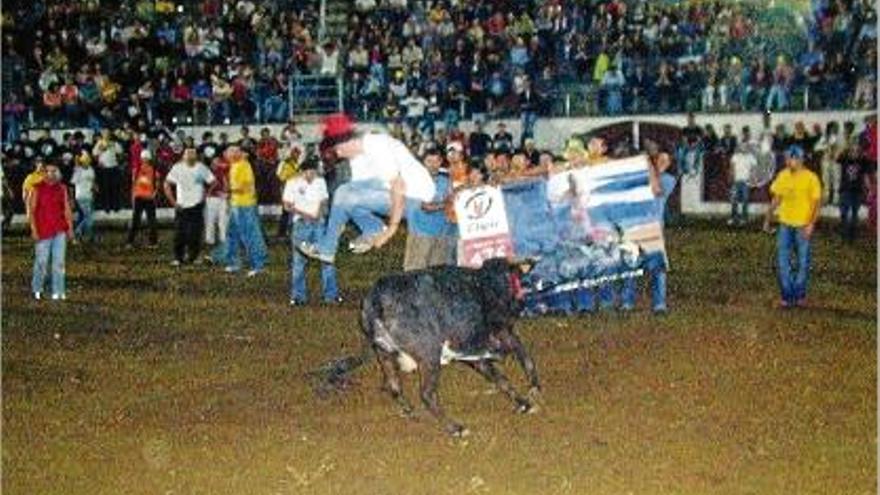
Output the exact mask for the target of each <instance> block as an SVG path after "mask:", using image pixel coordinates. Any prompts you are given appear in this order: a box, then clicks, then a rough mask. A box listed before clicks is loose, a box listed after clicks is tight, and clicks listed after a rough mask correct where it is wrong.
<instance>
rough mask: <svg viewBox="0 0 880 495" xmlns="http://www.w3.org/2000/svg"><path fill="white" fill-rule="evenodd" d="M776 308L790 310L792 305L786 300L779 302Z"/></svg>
mask: <svg viewBox="0 0 880 495" xmlns="http://www.w3.org/2000/svg"><path fill="white" fill-rule="evenodd" d="M776 307H777V308H779V309H788V308H790V307H791V304H790V303H789V302H788V301H786V300H785V299H782V300H781V301H779V302H778V303H777V304H776Z"/></svg>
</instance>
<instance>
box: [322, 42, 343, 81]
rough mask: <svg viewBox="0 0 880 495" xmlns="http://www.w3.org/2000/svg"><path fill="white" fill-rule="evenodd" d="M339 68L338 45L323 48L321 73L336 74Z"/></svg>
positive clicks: (325, 74) (323, 74)
mask: <svg viewBox="0 0 880 495" xmlns="http://www.w3.org/2000/svg"><path fill="white" fill-rule="evenodd" d="M338 68H339V50H338V49H336V47H333V48H331V49H327V48H322V49H321V75H322V76H335V75H336V72H337V71H338Z"/></svg>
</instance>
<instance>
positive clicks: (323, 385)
mask: <svg viewBox="0 0 880 495" xmlns="http://www.w3.org/2000/svg"><path fill="white" fill-rule="evenodd" d="M371 296H372V294H371ZM371 296H368V297H367V298H366V299H365V300H364V303H363V307H362V308H361V324H362V325H363V328H364V333H365V335H366V338H365V339H364V341H363V345H362V347H361V350H360V352H359V353H358V354H354V355H349V356H345V357H341V358H337V359H333V360H331V361H327V362H326V363H324V364H322V365H321V366H319V367H318V368H317V369H315V370H312V371H310V372H308V373H307V374H306V376H307V378H308V379H309V381H310V382H311V384H312V390H313V391H314V392H315V394H317V395H318V397H321V398H326V397H328V396H329V395H330V394H331V393H332V392H339V391H344V390H346V389H348V388H349V387H350V386H351V374H352V373H353V372H354V371H355V370H357V369H358V368H360V367H361V366H362V365H363V364H364V363H366V362H367V361H368V360H369V359H370V358H372V357H373V353H374V350H373V344H372V342H370V336H371V335H372V331H371V327H372V322H374V321H376V320H375V319H376V317H377V316H379V315H378V314H377V311H379V309H378V308H379V306H378V304H374V303H375V301H373V300H372V297H371Z"/></svg>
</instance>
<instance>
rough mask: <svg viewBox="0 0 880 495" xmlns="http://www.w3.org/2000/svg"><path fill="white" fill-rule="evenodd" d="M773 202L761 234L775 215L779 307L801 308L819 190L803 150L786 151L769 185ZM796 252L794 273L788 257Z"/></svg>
mask: <svg viewBox="0 0 880 495" xmlns="http://www.w3.org/2000/svg"><path fill="white" fill-rule="evenodd" d="M770 194H771V195H772V196H773V200H772V202H771V204H770V208H768V209H767V218H766V219H765V221H764V230H767V231H770V219H771V218H772V216H773V214H774V213H777V219H778V221H779V228H778V229H777V233H776V274H777V276H778V279H779V290H780V292H781V296H782V298H781V300H780V301H779V307H781V308H789V307H791V306H799V307H803V306H805V305H806V299H807V283H808V281H809V276H810V240H811V239H812V237H813V230H814V229H815V227H816V220H817V219H818V217H819V200H820V199H821V197H822V186H821V185H820V183H819V177H818V176H816V174H815V173H813V171H811V170H809V169H807V168H806V167H804V150H803V148H801V147H800V146H798V145H791V146H789V147H788V149H787V150H786V151H785V169H783V170H782V171H781V172H779V175H777V176H776V179H774V180H773V183H772V184H771V185H770ZM794 251H796V255H797V262H796V269H795V270H794V271H793V270H792V266H791V265H792V263H791V256H792V254H793V252H794Z"/></svg>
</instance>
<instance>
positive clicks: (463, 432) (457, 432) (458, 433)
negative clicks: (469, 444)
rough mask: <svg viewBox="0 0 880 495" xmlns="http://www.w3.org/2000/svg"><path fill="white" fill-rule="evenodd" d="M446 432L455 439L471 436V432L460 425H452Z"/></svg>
mask: <svg viewBox="0 0 880 495" xmlns="http://www.w3.org/2000/svg"><path fill="white" fill-rule="evenodd" d="M446 432H447V433H449V435H450V436H451V437H453V438H464V437H466V436H468V435H470V434H471V432H470V430H468V429H467V428H465V427H464V426H463V425H460V424H458V423H452V424H450V425H449V426H447V427H446Z"/></svg>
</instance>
